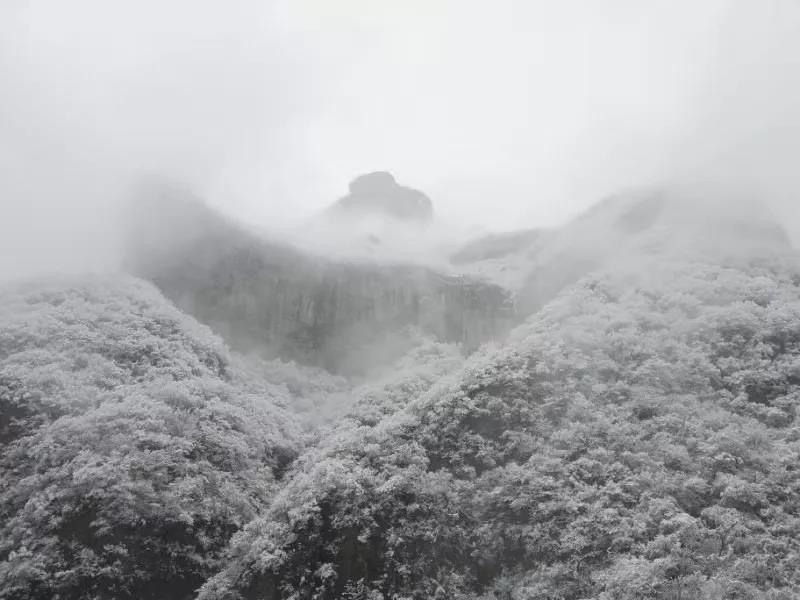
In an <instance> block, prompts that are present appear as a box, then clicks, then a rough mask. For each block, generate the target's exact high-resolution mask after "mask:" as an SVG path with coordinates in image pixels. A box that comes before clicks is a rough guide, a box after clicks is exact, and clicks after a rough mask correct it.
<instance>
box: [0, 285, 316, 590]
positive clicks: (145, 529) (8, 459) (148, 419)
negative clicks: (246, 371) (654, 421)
mask: <svg viewBox="0 0 800 600" xmlns="http://www.w3.org/2000/svg"><path fill="white" fill-rule="evenodd" d="M286 401H287V398H286V394H285V392H284V391H283V390H282V388H278V387H271V388H270V387H265V386H260V388H259V392H258V393H255V392H253V391H251V390H250V386H248V385H245V384H243V383H242V382H239V381H237V379H236V375H235V369H233V368H232V365H231V362H230V357H229V355H228V351H227V350H226V348H225V347H224V345H223V344H222V343H221V341H220V340H219V339H218V338H216V337H215V336H213V335H212V334H211V332H210V331H209V330H208V328H207V327H205V326H203V325H200V324H198V323H197V322H196V321H194V320H193V319H191V318H189V317H187V316H185V315H183V314H182V313H180V312H179V311H178V310H177V309H175V308H174V307H173V306H171V305H170V304H169V303H168V302H167V301H166V300H165V299H164V298H163V296H161V294H160V293H158V292H157V291H156V290H155V288H154V287H153V286H152V285H150V284H147V283H145V282H143V281H139V280H135V279H132V278H125V277H105V278H94V279H87V280H70V281H63V282H60V283H52V282H51V283H48V284H38V283H31V284H25V285H15V286H5V287H4V288H3V289H2V291H1V292H0V415H2V416H1V417H0V597H2V598H7V599H9V600H11V599H20V600H21V599H23V598H24V599H31V598H42V599H45V598H47V599H49V598H87V597H92V598H107V599H109V600H110V599H112V598H113V599H123V598H131V599H133V598H136V599H143V598H153V599H156V598H164V597H169V598H174V599H180V598H191V597H192V596H193V594H194V590H195V589H196V588H197V587H199V586H200V584H202V583H203V581H205V579H206V578H207V577H208V576H209V575H210V574H211V573H212V572H213V571H214V570H215V569H216V568H217V566H218V561H219V557H220V552H221V550H222V549H223V548H224V546H225V545H226V543H227V541H228V539H229V537H230V536H231V535H232V534H233V532H235V531H236V530H237V529H238V528H239V527H240V526H242V525H243V524H245V523H246V522H247V521H249V520H250V519H252V518H254V517H255V516H256V515H258V514H259V512H260V511H261V510H262V507H263V506H264V505H265V503H266V502H267V501H268V499H269V498H270V496H271V495H272V494H273V493H274V490H275V487H276V479H277V478H278V477H280V475H281V473H282V471H283V469H284V468H285V466H286V464H287V463H288V462H289V461H290V460H291V459H292V458H293V457H294V456H295V455H296V454H297V452H298V451H299V449H300V440H301V432H300V428H299V427H298V425H297V424H296V423H295V421H294V418H293V417H292V416H291V415H290V414H289V413H288V412H287V411H286V409H285V408H282V406H281V405H284V404H286Z"/></svg>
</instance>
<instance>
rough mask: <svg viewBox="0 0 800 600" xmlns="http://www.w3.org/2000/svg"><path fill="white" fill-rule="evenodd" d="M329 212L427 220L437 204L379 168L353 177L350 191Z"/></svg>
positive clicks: (405, 219)
mask: <svg viewBox="0 0 800 600" xmlns="http://www.w3.org/2000/svg"><path fill="white" fill-rule="evenodd" d="M329 213H330V214H332V215H335V216H376V215H377V216H386V217H391V218H394V219H400V220H403V221H420V222H424V221H429V220H430V219H431V218H432V217H433V205H432V204H431V200H430V198H428V196H426V195H425V194H424V193H422V192H420V191H419V190H415V189H412V188H409V187H405V186H402V185H400V184H398V183H397V181H396V180H395V178H394V176H393V175H392V174H391V173H389V172H388V171H375V172H373V173H367V174H365V175H360V176H359V177H356V178H355V179H354V180H353V181H351V182H350V193H349V194H348V195H347V196H345V197H343V198H340V199H339V200H338V201H337V202H336V203H335V204H334V205H333V206H331V208H330V209H329Z"/></svg>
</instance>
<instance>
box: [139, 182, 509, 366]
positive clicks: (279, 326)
mask: <svg viewBox="0 0 800 600" xmlns="http://www.w3.org/2000/svg"><path fill="white" fill-rule="evenodd" d="M143 198H144V199H143V200H142V202H144V203H145V204H146V205H147V206H152V210H151V211H145V212H152V213H155V214H158V215H159V221H158V223H151V222H149V221H145V222H141V223H139V225H138V227H139V228H140V230H141V233H138V232H137V233H134V234H133V236H132V240H133V248H132V251H131V256H132V260H131V268H132V269H133V271H134V272H136V273H137V274H138V275H141V276H142V277H144V278H146V279H149V280H151V281H153V282H154V283H155V284H156V285H157V286H158V287H159V289H161V290H162V292H163V293H164V294H165V295H166V296H168V297H169V298H171V299H172V300H173V301H174V302H175V303H176V304H177V305H178V306H179V307H180V308H182V309H183V310H186V311H187V312H189V313H190V314H192V315H194V316H195V317H196V318H198V319H199V320H201V321H202V322H204V323H207V324H208V325H210V326H211V327H212V328H213V329H214V330H215V331H217V332H218V333H219V334H221V335H222V336H223V337H224V338H225V339H226V341H227V342H228V343H229V344H231V346H232V347H233V348H234V349H237V350H240V351H244V352H257V353H260V354H262V355H265V356H268V357H275V356H278V357H281V358H283V359H287V360H297V361H298V362H302V363H306V364H311V365H316V366H322V367H325V368H327V369H328V370H331V371H335V372H342V373H347V374H358V375H363V374H364V373H366V372H367V371H369V370H370V369H372V368H374V367H376V366H381V365H386V364H389V363H391V362H392V361H393V360H396V359H397V358H399V357H400V356H402V355H403V354H404V353H405V352H406V351H408V350H409V349H410V347H411V346H412V345H413V342H414V339H415V338H416V335H415V334H414V333H413V332H410V331H409V329H416V330H418V331H420V332H422V333H423V334H425V335H428V336H432V337H435V338H437V339H439V340H440V341H443V342H456V343H461V344H463V345H464V346H465V348H467V349H474V348H476V347H477V346H479V345H480V344H481V343H482V342H484V341H487V340H491V339H494V338H499V337H501V336H502V335H504V334H505V333H506V332H507V331H508V329H509V328H510V326H511V324H512V322H513V318H514V312H513V303H512V302H511V301H510V298H509V294H508V293H507V292H506V291H505V290H504V289H502V288H501V287H499V286H496V285H493V284H487V283H483V282H479V281H474V280H471V279H469V278H465V277H455V276H449V275H444V274H441V273H438V272H436V271H434V270H432V269H430V268H427V267H424V266H420V265H412V264H400V263H372V262H366V261H365V262H335V261H330V260H327V259H324V258H322V257H319V256H314V255H311V254H308V253H305V252H301V251H299V250H296V249H294V248H291V247H289V246H286V245H281V244H277V243H274V242H270V241H267V240H265V239H262V238H260V237H259V236H257V235H254V234H251V233H249V232H247V231H244V230H243V229H241V228H239V227H237V226H235V225H233V224H231V223H229V222H227V221H226V220H225V219H224V218H223V217H221V216H220V215H217V214H215V213H214V212H213V211H211V210H209V209H207V208H206V207H204V206H202V205H201V204H200V203H199V202H197V201H195V200H194V199H192V198H190V197H186V196H185V195H183V194H181V193H177V192H174V191H170V190H166V191H164V190H156V191H154V192H148V193H147V194H145V195H144V196H143ZM139 209H140V210H141V205H140V206H139ZM134 229H136V227H134ZM137 231H138V230H137Z"/></svg>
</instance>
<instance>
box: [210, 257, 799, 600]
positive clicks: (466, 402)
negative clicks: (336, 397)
mask: <svg viewBox="0 0 800 600" xmlns="http://www.w3.org/2000/svg"><path fill="white" fill-rule="evenodd" d="M651 267H652V268H651V269H650V271H649V272H648V271H646V270H645V271H643V270H641V269H640V268H636V269H629V270H624V269H620V270H616V271H615V272H613V273H604V274H597V275H594V276H591V277H589V278H587V279H585V280H583V281H581V282H580V283H579V284H578V285H577V286H575V287H573V288H571V289H569V290H568V291H566V292H564V293H562V294H561V295H560V296H559V297H558V298H557V299H556V300H555V301H553V302H552V303H550V304H549V305H548V306H546V307H545V308H544V309H543V310H542V311H541V312H539V313H538V314H537V315H535V316H534V317H533V318H532V319H531V320H530V321H529V322H528V323H527V324H526V325H524V326H522V327H521V328H519V329H518V330H516V331H515V332H514V334H513V335H512V341H511V342H510V343H509V345H508V346H507V347H504V348H500V349H497V350H492V351H487V352H485V353H483V354H482V355H480V356H475V357H473V358H472V359H471V360H470V361H469V363H468V364H467V365H466V366H465V367H464V368H463V369H462V370H461V372H460V373H459V374H457V375H456V376H451V377H447V378H445V379H444V380H442V381H440V382H439V383H437V384H435V385H434V386H433V388H432V389H431V390H430V391H428V392H422V393H419V394H418V395H417V394H414V393H412V399H411V401H410V403H409V404H408V405H407V406H406V407H404V408H400V409H399V410H396V411H394V412H392V411H389V412H390V413H391V414H389V415H388V416H386V417H384V418H383V419H381V420H380V421H378V422H377V423H373V422H369V421H367V422H365V421H364V420H362V419H360V418H359V417H358V412H357V411H358V409H356V412H354V415H353V416H352V417H351V419H350V420H349V421H348V422H347V423H346V424H345V425H343V426H342V428H341V429H340V430H338V431H337V432H336V434H335V435H332V436H330V437H328V438H327V439H326V440H324V441H323V442H322V443H321V444H320V446H319V447H318V448H315V449H313V450H310V451H309V452H308V454H307V455H305V456H304V457H302V458H301V459H300V460H299V461H298V462H297V463H296V466H295V468H294V469H293V470H292V472H291V478H290V480H289V482H288V484H287V485H286V487H285V488H284V489H283V490H282V491H281V492H280V493H279V494H278V495H277V496H276V497H275V499H274V501H273V502H272V505H271V507H270V509H269V510H268V511H267V512H266V513H265V514H264V516H262V517H260V518H258V519H256V520H255V521H254V522H253V523H251V524H250V525H248V526H247V528H245V530H244V531H243V532H242V533H241V534H239V535H238V536H237V537H236V538H235V539H234V542H233V545H232V548H231V550H230V552H229V558H228V567H227V568H226V569H225V570H224V571H222V573H221V574H219V575H218V576H217V577H215V578H214V579H212V580H211V581H210V582H209V583H207V584H206V586H204V589H203V592H202V593H201V596H200V597H201V598H202V599H203V600H212V599H213V600H219V599H222V598H239V597H242V598H247V599H255V598H265V599H274V598H286V597H298V598H305V597H309V598H310V597H315V598H340V597H350V598H391V597H406V598H432V597H437V598H477V597H481V598H497V599H500V598H505V599H507V598H513V599H520V600H521V599H523V598H525V599H542V600H544V599H551V598H562V599H574V600H578V599H589V598H592V599H598V600H600V599H602V600H610V599H612V598H613V599H619V600H622V599H630V600H633V599H643V598H653V599H655V598H662V599H666V598H682V599H687V598H694V599H700V598H704V599H707V598H712V599H714V598H718V599H720V600H721V599H723V598H765V599H766V598H773V599H775V598H785V599H789V598H793V597H797V595H798V594H800V576H799V572H798V570H797V568H796V566H797V560H798V556H800V543H798V540H799V539H800V470H798V469H797V461H798V458H800V435H799V434H798V431H800V422H799V421H798V412H797V411H798V403H799V401H798V398H800V291H799V288H798V285H799V284H800V277H799V276H798V275H799V274H800V270H799V269H798V263H797V258H796V257H791V258H789V259H788V260H787V261H786V262H780V263H779V264H760V265H759V264H738V265H736V266H728V267H722V266H718V265H714V264H709V263H703V262H688V261H686V262H673V263H669V262H666V261H664V262H659V263H656V264H651Z"/></svg>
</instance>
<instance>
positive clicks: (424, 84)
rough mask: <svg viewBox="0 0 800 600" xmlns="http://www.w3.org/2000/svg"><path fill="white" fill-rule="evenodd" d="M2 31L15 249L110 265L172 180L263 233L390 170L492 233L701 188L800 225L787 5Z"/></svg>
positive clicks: (186, 11) (16, 10)
mask: <svg viewBox="0 0 800 600" xmlns="http://www.w3.org/2000/svg"><path fill="white" fill-rule="evenodd" d="M0 22H2V24H1V25H0V85H2V89H3V94H2V96H0V123H3V135H2V138H1V141H0V193H2V196H3V198H4V201H3V202H4V210H3V212H4V219H3V220H4V226H3V227H2V229H1V230H0V233H2V238H3V239H4V244H3V248H2V249H3V254H4V255H6V256H8V255H10V254H11V253H12V252H20V250H19V248H24V247H25V246H26V244H27V245H28V246H30V247H33V246H34V245H36V246H41V245H42V244H41V243H40V242H41V241H42V240H46V241H47V244H49V245H51V246H52V248H53V252H54V253H60V254H63V253H64V252H65V251H69V252H76V253H80V252H83V253H84V254H86V255H94V254H97V247H98V246H96V245H95V246H92V245H91V244H89V245H88V247H86V248H82V246H83V245H84V243H83V242H84V241H85V240H87V239H95V238H113V237H114V236H115V235H116V233H115V232H113V231H109V227H108V223H110V222H111V220H112V215H113V207H114V206H115V202H116V201H117V200H118V199H119V198H120V197H122V196H123V195H124V194H125V193H126V191H127V189H128V186H129V185H130V183H131V182H132V180H133V179H135V177H136V176H137V174H139V173H153V172H155V173H159V174H163V175H165V176H167V177H169V178H172V179H174V180H175V181H178V182H180V183H182V184H185V185H188V186H189V187H191V188H192V189H194V190H195V191H196V192H197V193H198V194H199V195H201V196H203V197H205V198H207V199H208V201H209V202H210V203H211V204H212V205H214V206H216V207H217V208H220V209H221V210H223V211H224V212H226V213H228V214H230V215H232V216H234V217H235V218H237V219H239V220H241V221H244V222H247V223H249V224H252V225H254V226H256V227H269V226H274V225H275V224H280V223H286V222H289V221H292V220H294V219H299V218H302V217H303V216H306V215H309V214H312V213H314V212H315V211H317V210H319V209H321V208H323V207H324V206H326V205H327V204H329V203H330V202H332V201H334V200H335V199H336V198H338V197H340V196H342V195H343V194H344V193H346V189H347V183H348V181H349V180H350V179H352V178H353V177H355V176H356V175H358V174H361V173H364V172H369V171H373V170H389V171H391V172H392V173H394V175H395V176H396V177H397V179H398V180H399V181H400V182H401V183H403V184H405V185H409V186H411V187H415V188H418V189H421V190H423V191H425V192H426V193H427V194H428V195H429V196H430V197H431V198H432V200H433V203H434V207H435V210H436V212H437V214H438V215H440V216H441V218H442V219H444V220H450V221H453V222H458V223H461V224H466V225H471V226H475V227H479V228H484V229H486V230H494V231H498V230H506V229H518V228H521V227H534V226H553V225H556V224H559V223H563V222H565V221H566V220H568V219H569V218H570V217H572V216H574V215H575V214H577V213H579V212H581V211H582V210H584V209H586V208H587V207H588V206H589V205H591V204H592V203H593V202H596V201H597V200H598V199H600V198H602V197H603V196H605V195H608V194H610V193H614V192H615V191H617V190H619V189H621V188H623V189H624V188H628V187H635V186H640V185H653V184H655V185H658V184H662V183H667V184H669V183H674V182H676V181H677V182H681V181H684V180H687V179H688V180H694V179H697V180H715V181H716V180H719V181H724V182H725V183H726V184H728V185H730V184H731V183H733V184H736V182H741V183H742V184H747V185H750V186H753V187H756V188H760V189H763V190H765V192H764V193H765V195H766V196H767V197H768V198H769V200H770V201H771V202H772V205H773V207H774V208H775V209H776V211H777V212H778V214H779V215H780V217H781V218H782V219H783V222H784V224H785V225H786V226H787V228H789V229H790V230H791V231H792V232H793V233H796V232H797V231H798V229H800V228H799V227H798V225H797V224H796V221H795V218H794V211H793V210H792V209H793V206H794V203H795V200H794V196H795V191H796V189H797V188H798V183H800V182H799V181H798V175H796V174H795V171H796V169H795V168H794V164H793V156H794V155H795V154H796V153H797V151H798V149H800V143H798V137H799V136H798V135H797V133H798V132H797V125H796V123H797V122H800V119H797V118H796V117H797V111H798V108H797V107H798V106H800V103H798V102H797V101H798V100H799V99H800V98H799V96H800V85H799V84H800V70H798V69H797V68H796V67H797V66H798V65H797V62H798V59H796V58H795V57H796V56H800V42H798V41H796V40H800V36H798V35H797V33H800V28H798V24H800V5H798V4H796V3H793V2H791V1H789V0H770V1H768V2H761V3H758V4H755V3H752V4H751V3H745V2H724V1H722V0H704V1H702V2H694V3H691V5H688V4H684V3H674V2H667V1H664V0H651V1H648V2H636V1H633V0H615V1H613V2H606V3H602V5H601V4H599V3H591V2H585V1H579V0H570V1H567V2H559V3H552V2H514V1H511V0H508V1H505V2H499V3H497V2H495V3H491V4H489V3H485V2H450V1H434V2H416V1H414V2H404V3H391V2H385V3H374V2H365V1H355V0H351V1H348V2H337V3H335V5H334V4H330V3H326V2H322V1H314V0H303V1H299V2H298V1H295V2H289V1H285V0H278V1H274V2H269V3H263V2H254V1H253V2H251V1H243V2H239V3H236V4H234V5H233V6H226V7H225V8H224V9H223V8H222V7H220V6H219V5H218V4H216V3H214V2H184V1H182V0H180V1H176V2H171V3H169V4H167V5H165V4H164V3H156V2H154V1H144V2H137V3H120V4H113V5H112V4H111V3H106V2H100V1H96V0H80V1H79V2H76V3H69V4H64V3H57V2H47V1H37V0H12V1H10V2H7V3H4V4H3V6H2V8H0ZM75 240H78V241H79V242H78V243H75ZM100 247H101V246H100ZM7 260H8V259H7Z"/></svg>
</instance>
